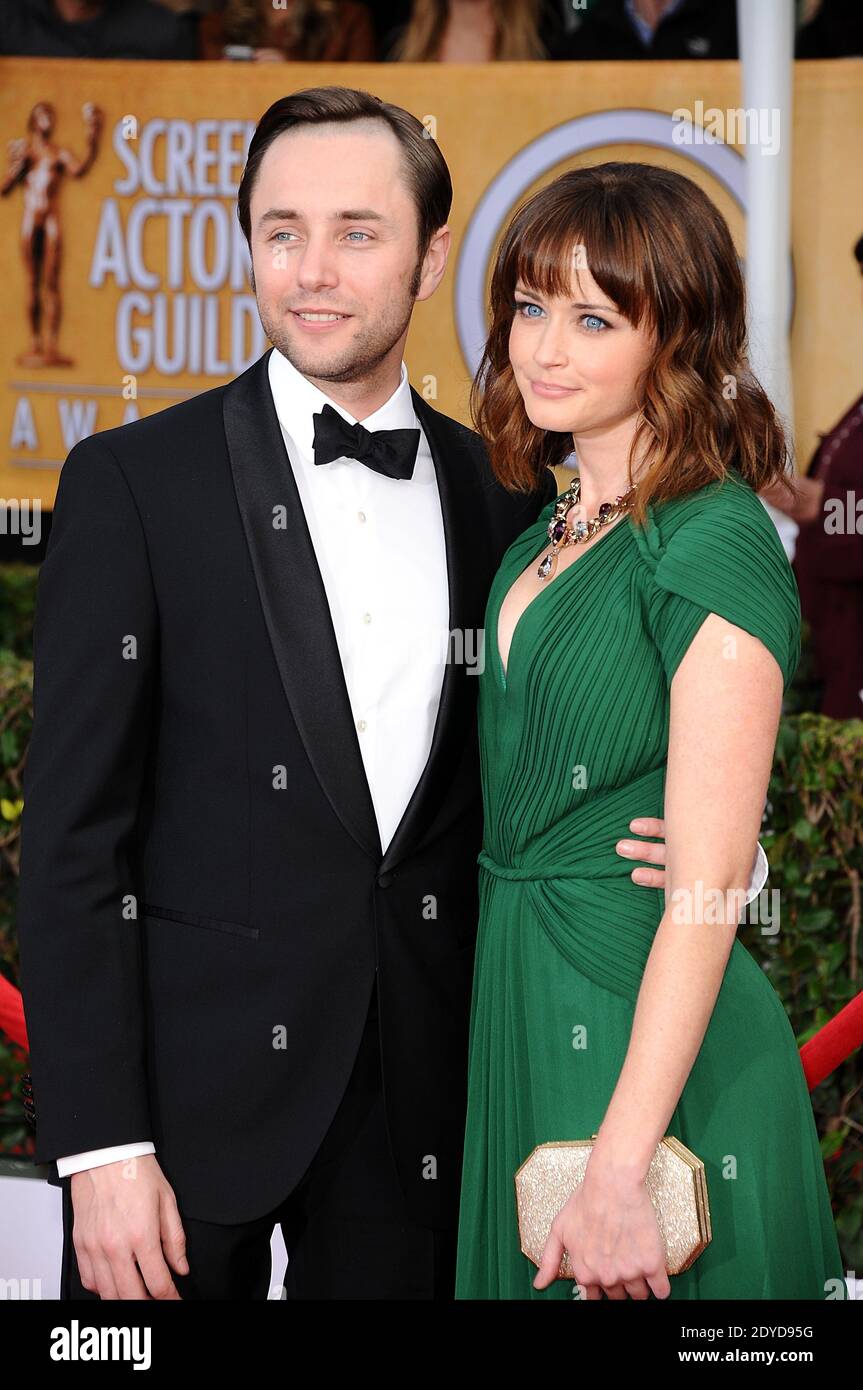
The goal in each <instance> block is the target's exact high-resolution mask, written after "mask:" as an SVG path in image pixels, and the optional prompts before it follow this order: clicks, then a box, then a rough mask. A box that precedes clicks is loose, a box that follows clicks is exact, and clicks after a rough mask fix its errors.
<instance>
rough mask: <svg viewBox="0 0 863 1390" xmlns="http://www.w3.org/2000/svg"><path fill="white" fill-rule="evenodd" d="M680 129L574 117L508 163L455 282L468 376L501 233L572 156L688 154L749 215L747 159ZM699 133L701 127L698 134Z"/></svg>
mask: <svg viewBox="0 0 863 1390" xmlns="http://www.w3.org/2000/svg"><path fill="white" fill-rule="evenodd" d="M678 128H679V123H678V122H675V121H674V120H673V118H672V117H671V116H670V115H667V114H665V113H664V112H661V111H647V110H640V109H637V108H630V109H626V108H624V109H622V110H619V111H602V112H599V113H596V114H593V115H590V116H577V117H576V118H575V119H574V120H572V121H566V122H565V124H564V125H560V126H556V127H555V129H554V130H549V131H547V132H546V133H545V134H544V135H540V136H539V137H538V138H537V139H536V140H534V141H532V143H531V144H529V145H527V146H526V148H525V149H523V150H520V151H519V153H518V154H517V155H515V157H514V158H513V159H511V160H510V161H509V163H508V164H506V165H505V166H504V167H503V169H501V171H500V173H499V174H498V175H497V177H496V178H495V179H494V180H493V181H492V183H491V184H490V185H489V187H488V188H487V190H486V192H485V193H484V194H483V196H482V198H481V199H480V201H479V203H478V204H477V206H476V209H475V211H474V214H473V216H472V218H471V220H470V222H469V224H468V228H467V231H466V233H465V236H464V240H463V241H462V247H461V253H460V255H459V259H458V265H457V267H456V276H455V321H456V331H457V333H458V338H459V344H460V346H461V350H462V353H463V355H464V359H465V361H466V362H467V364H468V367H469V369H470V372H471V375H472V376H475V375H476V371H477V368H478V367H479V363H480V358H481V356H482V350H483V347H484V345H485V340H486V336H487V332H488V330H487V326H486V318H485V284H486V276H487V273H488V266H489V261H490V258H491V255H492V251H493V249H494V244H495V241H496V240H497V236H498V233H499V231H500V229H501V227H502V226H503V223H504V220H505V219H506V217H507V214H508V213H509V211H510V209H511V208H512V207H513V205H514V204H515V203H516V202H517V201H518V199H519V198H521V197H522V195H523V194H524V193H525V191H526V190H527V189H528V188H529V187H530V185H531V184H532V183H535V182H536V180H537V179H538V178H540V177H541V176H542V175H543V174H544V173H546V172H547V171H548V170H549V169H553V168H554V167H555V165H557V164H560V163H561V162H562V161H563V160H565V159H570V158H572V156H573V155H577V154H583V153H584V151H585V150H592V149H596V148H597V147H598V146H602V145H619V144H626V145H649V146H653V147H654V148H657V149H664V150H669V151H671V152H673V153H674V154H676V155H683V156H684V157H686V158H688V159H691V160H692V161H693V162H694V163H696V164H700V165H701V167H702V168H703V169H706V170H707V171H708V173H710V174H711V175H712V176H713V177H714V178H715V179H716V180H717V181H718V182H719V183H720V184H721V185H722V187H723V188H724V189H725V190H726V191H727V192H728V193H729V194H730V195H731V197H732V198H733V199H734V200H735V202H736V203H737V204H738V206H739V207H740V209H741V211H742V212H744V213H745V212H746V186H745V176H746V165H745V161H744V158H743V156H742V155H740V154H738V152H737V150H735V149H734V147H733V146H731V145H726V144H724V143H722V142H716V143H708V142H705V143H704V144H694V143H693V144H685V143H682V144H679V143H677V141H675V139H674V131H675V130H676V129H678ZM695 129H696V130H698V129H699V127H695ZM788 276H789V301H788V303H789V327H790V319H791V314H792V312H793V306H794V271H793V265H792V262H791V259H790V257H789V264H788Z"/></svg>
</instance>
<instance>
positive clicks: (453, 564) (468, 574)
mask: <svg viewBox="0 0 863 1390" xmlns="http://www.w3.org/2000/svg"><path fill="white" fill-rule="evenodd" d="M411 396H412V398H413V404H414V410H415V411H416V415H417V419H418V420H419V422H420V424H421V425H422V428H423V432H424V434H425V436H426V439H427V440H428V443H429V448H430V450H431V456H432V460H433V462H434V466H435V474H436V477H437V484H438V493H439V495H440V504H441V514H442V517H443V526H444V535H445V538H446V560H447V578H448V587H449V631H450V648H449V652H450V656H449V660H448V662H447V665H446V667H445V670H444V678H443V686H442V689H441V698H440V705H439V708H438V715H437V721H436V723H435V728H434V734H433V737H432V744H431V749H430V751H429V756H428V760H427V762H426V765H425V768H424V770H423V772H422V775H421V777H420V779H419V781H418V782H417V785H416V787H415V788H414V793H413V796H412V797H411V799H410V801H409V802H408V804H407V806H406V808H405V812H404V815H403V816H402V819H401V821H400V822H399V825H398V827H397V829H396V832H395V835H394V836H393V838H392V840H391V841H390V844H389V846H388V848H387V852H386V854H385V856H384V860H383V863H382V865H381V869H382V870H385V869H389V868H392V867H393V866H394V865H395V864H397V863H398V862H399V860H401V859H404V858H405V857H406V855H407V854H408V853H409V852H410V851H411V850H412V849H413V848H414V847H415V845H416V844H417V842H418V841H419V840H420V839H421V837H422V835H423V833H424V831H425V830H426V829H427V827H428V826H429V824H430V823H431V820H432V818H433V817H434V814H435V812H436V811H437V809H438V807H439V805H440V802H441V800H442V798H443V796H444V794H445V792H446V788H447V786H448V784H449V781H450V779H451V777H452V773H453V771H454V769H455V767H456V765H457V764H458V762H459V761H460V759H461V755H462V752H463V749H464V741H465V739H466V738H467V737H469V736H470V735H471V719H472V715H473V712H474V709H475V707H476V705H475V701H476V682H477V678H478V669H479V667H478V664H477V663H479V665H481V657H482V651H483V648H482V646H478V645H477V644H478V643H480V642H482V639H483V633H482V625H483V620H484V617H485V605H486V600H487V598H488V588H489V584H490V583H491V577H492V576H491V548H490V546H489V543H488V539H487V531H486V521H487V518H486V515H485V505H486V504H485V499H484V498H483V496H482V490H481V487H480V478H479V473H478V470H477V465H476V462H475V460H474V459H473V458H472V457H471V455H470V453H469V451H468V449H467V447H466V446H465V445H464V444H463V443H461V441H460V439H459V433H458V431H457V430H455V429H454V428H451V427H449V426H447V424H446V421H445V420H444V418H443V417H441V416H440V415H439V414H437V412H435V411H434V410H432V409H431V408H430V407H429V406H428V405H427V404H426V402H425V401H424V400H423V398H422V396H420V395H418V394H417V392H416V391H415V390H414V389H413V387H411ZM461 644H464V645H461ZM465 656H467V660H466V659H465ZM469 665H471V666H472V670H473V674H468V667H469Z"/></svg>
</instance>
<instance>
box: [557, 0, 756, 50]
mask: <svg viewBox="0 0 863 1390" xmlns="http://www.w3.org/2000/svg"><path fill="white" fill-rule="evenodd" d="M565 56H566V57H567V58H568V59H570V60H571V61H573V62H588V61H591V60H597V59H598V60H600V61H607V62H613V61H615V60H617V59H636V60H638V59H645V58H651V59H654V58H736V57H737V56H738V54H737V5H736V3H735V0H595V3H594V4H593V5H591V6H590V7H589V8H588V9H587V10H586V11H585V10H581V9H579V10H574V11H573V16H572V18H571V19H570V36H569V38H568V40H567V51H566V54H565Z"/></svg>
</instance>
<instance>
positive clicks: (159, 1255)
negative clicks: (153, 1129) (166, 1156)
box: [71, 1154, 189, 1299]
mask: <svg viewBox="0 0 863 1390" xmlns="http://www.w3.org/2000/svg"><path fill="white" fill-rule="evenodd" d="M71 1183H72V1186H71V1191H72V1207H73V1210H74V1213H75V1220H74V1224H73V1227H72V1242H73V1244H74V1246H75V1254H76V1255H77V1257H78V1270H79V1273H80V1275H81V1283H82V1284H83V1285H84V1288H85V1289H89V1290H90V1292H91V1293H98V1294H99V1297H100V1298H104V1299H115V1298H121V1299H122V1298H144V1299H146V1298H179V1297H180V1295H179V1293H178V1292H177V1287H176V1285H175V1283H174V1281H173V1279H172V1278H171V1270H170V1269H169V1268H168V1265H170V1266H171V1269H173V1270H174V1271H175V1272H176V1273H177V1274H188V1273H189V1262H188V1260H187V1259H186V1236H185V1233H184V1231H183V1224H182V1222H181V1220H180V1213H179V1211H178V1210H177V1202H176V1198H175V1197H174V1190H173V1188H172V1187H171V1185H170V1183H169V1182H168V1180H167V1178H166V1177H165V1175H164V1174H163V1172H162V1170H161V1168H160V1167H159V1164H158V1162H157V1160H156V1156H155V1154H145V1155H144V1156H143V1157H142V1158H128V1159H125V1160H121V1161H120V1162H118V1163H105V1164H103V1165H102V1166H101V1167H99V1168H86V1169H85V1170H84V1171H83V1172H81V1173H73V1174H72V1179H71ZM166 1261H167V1263H166ZM136 1262H137V1263H136Z"/></svg>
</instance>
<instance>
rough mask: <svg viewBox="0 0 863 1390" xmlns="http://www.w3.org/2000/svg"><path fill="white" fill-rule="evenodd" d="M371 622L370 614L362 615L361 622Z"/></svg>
mask: <svg viewBox="0 0 863 1390" xmlns="http://www.w3.org/2000/svg"><path fill="white" fill-rule="evenodd" d="M371 620H372V615H371V613H364V614H363V622H364V623H370V622H371Z"/></svg>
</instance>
